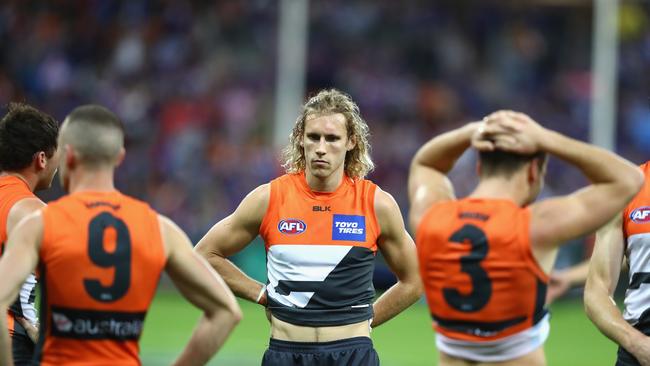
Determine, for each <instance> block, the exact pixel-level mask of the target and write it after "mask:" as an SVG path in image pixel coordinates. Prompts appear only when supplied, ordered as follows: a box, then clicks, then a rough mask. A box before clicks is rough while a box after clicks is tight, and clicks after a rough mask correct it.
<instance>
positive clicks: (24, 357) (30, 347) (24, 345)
mask: <svg viewBox="0 0 650 366" xmlns="http://www.w3.org/2000/svg"><path fill="white" fill-rule="evenodd" d="M11 350H12V353H13V356H14V365H15V366H26V365H32V358H33V356H34V342H32V340H31V339H30V338H29V336H28V335H27V331H26V330H25V328H23V326H22V325H20V323H18V322H14V332H13V335H12V336H11Z"/></svg>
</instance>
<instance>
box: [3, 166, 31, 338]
mask: <svg viewBox="0 0 650 366" xmlns="http://www.w3.org/2000/svg"><path fill="white" fill-rule="evenodd" d="M25 198H36V196H35V195H34V193H33V192H32V191H31V190H30V189H29V186H28V185H27V183H26V182H25V181H24V180H22V179H20V178H18V177H15V176H13V175H5V176H2V177H0V256H1V255H2V253H3V252H4V250H5V243H6V242H7V235H8V234H9V233H7V219H8V217H9V211H10V210H11V208H12V207H13V206H14V205H15V204H16V203H18V201H20V200H22V199H25ZM35 299H36V276H34V274H30V275H29V276H28V277H27V279H26V280H25V282H24V283H23V285H22V286H21V287H20V292H19V293H18V299H16V301H15V302H14V303H13V304H12V305H11V307H10V308H9V316H8V318H7V320H8V324H9V333H10V334H13V332H14V317H15V316H20V317H23V318H25V319H27V320H29V321H30V322H31V323H32V324H35V323H37V322H38V316H37V312H36V308H35V306H34V301H35Z"/></svg>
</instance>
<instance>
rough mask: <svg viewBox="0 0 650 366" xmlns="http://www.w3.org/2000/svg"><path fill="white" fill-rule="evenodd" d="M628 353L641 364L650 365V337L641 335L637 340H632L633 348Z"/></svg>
mask: <svg viewBox="0 0 650 366" xmlns="http://www.w3.org/2000/svg"><path fill="white" fill-rule="evenodd" d="M629 351H630V353H632V354H633V355H634V357H635V358H636V359H637V361H639V364H641V365H642V366H650V338H649V337H647V336H643V337H642V338H641V339H640V340H639V341H638V342H634V349H633V350H629Z"/></svg>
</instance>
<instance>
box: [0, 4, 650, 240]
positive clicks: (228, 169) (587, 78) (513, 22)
mask: <svg viewBox="0 0 650 366" xmlns="http://www.w3.org/2000/svg"><path fill="white" fill-rule="evenodd" d="M525 3H526V4H527V5H523V2H517V1H506V2H504V1H479V0H476V1H469V0H463V1H453V2H452V1H439V2H435V3H434V2H429V1H416V2H407V3H405V2H395V1H388V0H384V1H345V0H328V1H319V0H312V1H311V2H310V10H309V36H308V39H309V41H308V65H307V90H308V91H309V93H313V92H315V91H317V90H319V89H321V88H328V87H336V88H339V89H341V90H343V91H345V92H347V93H349V94H350V95H351V96H352V97H353V99H354V100H356V101H357V103H358V104H359V106H360V108H361V112H362V115H363V116H364V117H365V119H366V120H367V121H368V123H369V125H370V129H371V134H372V136H371V143H372V145H373V146H374V149H373V158H374V160H375V163H376V164H377V169H376V170H375V171H374V172H373V173H372V174H371V175H370V179H372V180H373V181H375V182H376V183H378V184H379V185H380V186H381V187H382V188H384V189H385V190H386V191H388V192H390V193H391V194H393V195H394V196H395V198H396V199H397V201H398V203H399V204H400V206H401V207H402V209H403V211H404V214H407V210H408V205H407V198H406V191H405V186H406V185H405V181H406V176H407V170H408V166H409V162H410V159H411V157H412V156H413V154H414V152H415V151H416V149H417V148H418V146H419V145H421V144H422V143H423V142H424V141H426V140H427V139H428V138H430V137H431V136H433V135H435V134H438V133H440V132H443V131H446V130H449V129H451V128H453V127H456V126H458V125H460V124H461V123H465V122H467V121H470V120H473V119H477V118H481V117H482V116H484V115H486V114H488V113H490V112H492V111H494V110H496V109H499V108H509V109H515V110H519V111H523V112H526V113H529V114H530V115H531V116H532V117H533V118H535V119H536V120H538V121H540V122H541V123H542V124H544V125H546V126H548V127H550V128H553V129H555V130H558V131H561V132H563V133H565V134H568V135H571V136H573V137H577V138H581V139H585V140H586V139H587V138H588V129H589V106H590V92H591V74H590V63H591V61H590V59H591V37H592V8H591V7H590V2H580V1H573V2H570V3H571V5H557V4H561V3H562V2H561V1H556V2H551V3H552V4H555V5H541V4H538V5H531V4H530V3H529V2H525ZM540 3H545V2H540ZM649 14H650V11H649V7H648V5H647V3H643V2H633V1H629V2H627V1H626V2H623V5H622V7H621V15H620V27H619V28H620V36H619V38H620V42H621V44H620V52H619V55H620V57H619V111H618V114H617V119H618V121H617V123H618V125H617V126H618V128H617V132H618V141H617V149H618V151H619V152H620V153H622V154H623V155H624V156H626V157H628V158H630V159H632V160H633V161H635V162H637V163H641V162H642V161H644V160H645V159H648V158H650V144H648V141H650V104H649V101H648V92H649V90H648V88H649V87H650V73H648V72H646V70H647V69H648V67H649V66H650V22H649V18H648V15H649ZM277 29H278V2H277V1H275V0H251V1H225V0H224V1H183V0H167V1H148V0H129V1H102V0H75V1H67V0H66V1H64V0H53V1H47V2H42V1H36V0H29V1H23V0H9V1H3V2H2V3H0V105H6V104H7V103H8V102H10V101H25V102H28V103H31V104H34V105H36V106H38V107H40V108H42V109H43V110H44V111H46V112H49V113H51V114H53V115H54V116H55V117H57V118H58V119H61V118H63V117H64V116H65V115H66V113H68V112H69V111H70V110H71V109H72V108H73V107H75V106H77V105H79V104H82V103H90V102H92V103H99V104H102V105H105V106H107V107H108V108H110V109H112V110H113V111H115V112H116V113H117V114H118V115H119V116H120V117H121V118H122V119H123V120H124V122H125V124H126V128H127V135H128V141H127V159H126V161H125V163H124V165H123V167H122V168H120V169H119V170H118V177H117V180H118V187H119V188H120V189H121V190H122V191H124V192H125V193H128V194H131V195H134V196H136V197H138V198H141V199H144V200H146V201H148V202H150V203H151V204H152V206H153V207H154V208H156V209H157V210H159V211H160V212H162V213H164V214H166V215H168V216H170V217H171V218H172V219H174V220H175V221H177V222H178V223H179V224H180V225H181V226H182V227H183V228H184V229H185V230H186V231H187V232H188V233H189V234H190V236H191V238H192V239H193V241H194V242H196V241H197V240H198V239H200V237H201V236H202V235H203V234H204V233H205V232H206V231H207V229H208V228H209V227H210V226H211V225H212V224H213V223H214V222H216V221H218V220H219V219H221V218H223V217H224V216H226V215H227V214H229V213H230V212H231V211H232V210H234V208H235V207H236V205H237V204H238V202H239V201H240V200H241V199H242V198H243V196H244V195H245V194H246V193H247V192H249V191H250V190H251V189H252V188H254V187H255V186H257V185H259V184H262V183H265V182H267V181H268V180H270V179H272V178H273V177H275V176H277V175H279V174H281V172H282V168H281V167H280V165H279V162H278V156H279V152H278V151H276V150H274V148H273V147H272V144H271V136H272V133H271V132H272V129H273V122H274V121H273V116H274V105H273V102H274V93H275V83H276V80H275V76H276V75H275V73H276V65H275V60H276V52H277V51H276V46H277V43H278V42H277ZM286 133H287V135H288V133H289V131H286ZM474 164H475V157H474V156H473V154H466V156H464V157H463V158H462V159H461V160H460V161H459V164H458V167H457V169H455V171H454V172H453V175H452V179H453V180H454V183H455V184H456V187H457V191H458V192H457V193H458V194H459V195H463V194H466V193H468V192H469V190H470V188H471V187H472V186H473V184H474V183H475V182H476V180H475V178H474V169H475V168H474ZM583 183H584V181H583V180H582V178H581V175H580V174H579V173H578V172H577V171H576V170H575V169H572V168H569V167H567V166H566V165H564V164H561V163H557V162H552V164H551V166H550V171H549V177H548V179H547V186H546V188H545V193H544V194H546V195H552V194H560V193H567V192H569V191H571V190H573V189H575V188H576V187H578V186H580V185H581V184H583ZM60 194H61V192H60V189H58V190H55V191H54V193H48V194H46V197H49V198H52V197H55V196H56V195H60Z"/></svg>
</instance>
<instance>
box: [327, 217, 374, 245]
mask: <svg viewBox="0 0 650 366" xmlns="http://www.w3.org/2000/svg"><path fill="white" fill-rule="evenodd" d="M332 240H350V241H366V217H365V216H358V215H334V219H333V221H332Z"/></svg>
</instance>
